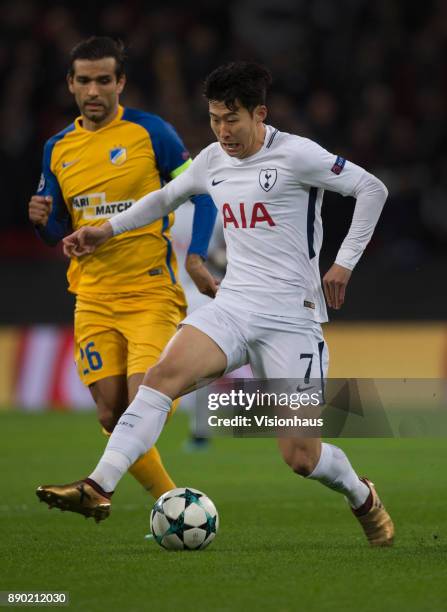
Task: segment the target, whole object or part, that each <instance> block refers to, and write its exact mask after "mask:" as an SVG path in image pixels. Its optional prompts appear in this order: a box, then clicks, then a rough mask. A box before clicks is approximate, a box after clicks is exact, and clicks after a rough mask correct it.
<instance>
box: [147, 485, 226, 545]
mask: <svg viewBox="0 0 447 612" xmlns="http://www.w3.org/2000/svg"><path fill="white" fill-rule="evenodd" d="M218 528H219V515H218V513H217V510H216V506H215V505H214V504H213V502H212V501H211V500H210V498H209V497H207V496H206V495H205V493H202V492H201V491H198V490H197V489H192V488H191V487H186V488H178V489H172V491H168V492H167V493H164V494H163V495H162V496H161V497H160V498H159V499H157V501H156V502H155V505H154V507H153V508H152V512H151V531H152V535H153V536H154V538H155V540H156V541H157V542H158V544H160V546H162V547H163V548H166V549H167V550H199V549H203V548H206V547H207V546H208V544H210V543H211V542H212V541H213V540H214V537H215V535H216V533H217V530H218Z"/></svg>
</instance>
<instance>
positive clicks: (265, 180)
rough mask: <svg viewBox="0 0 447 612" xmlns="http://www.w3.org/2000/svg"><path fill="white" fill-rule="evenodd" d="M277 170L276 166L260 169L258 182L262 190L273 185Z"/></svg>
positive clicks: (266, 189) (268, 188)
mask: <svg viewBox="0 0 447 612" xmlns="http://www.w3.org/2000/svg"><path fill="white" fill-rule="evenodd" d="M277 177H278V172H277V171H276V168H267V169H266V170H264V169H262V170H261V171H260V173H259V184H260V185H261V187H262V188H263V190H264V191H270V189H271V188H272V187H273V185H274V184H275V183H276V179H277Z"/></svg>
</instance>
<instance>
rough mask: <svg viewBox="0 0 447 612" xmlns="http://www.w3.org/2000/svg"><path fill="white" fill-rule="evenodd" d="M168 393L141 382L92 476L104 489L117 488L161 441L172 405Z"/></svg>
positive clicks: (111, 489)
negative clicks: (139, 461) (147, 452)
mask: <svg viewBox="0 0 447 612" xmlns="http://www.w3.org/2000/svg"><path fill="white" fill-rule="evenodd" d="M171 404H172V400H171V398H170V397H168V396H167V395H164V393H160V391H156V390H155V389H152V388H151V387H145V386H144V385H140V387H139V389H138V392H137V394H136V396H135V399H134V400H133V402H132V403H131V404H130V405H129V407H128V408H127V410H126V411H125V412H124V413H123V415H122V416H121V418H120V420H119V421H118V423H117V425H116V426H115V429H114V430H113V432H112V435H111V436H110V438H109V441H108V443H107V446H106V450H105V451H104V454H103V456H102V457H101V459H100V461H99V463H98V465H97V466H96V468H95V469H94V471H93V472H92V473H91V474H90V476H89V478H91V479H92V480H94V481H95V482H97V483H98V484H99V486H100V487H102V488H103V489H104V491H107V492H110V491H114V489H115V487H116V485H117V483H118V482H119V481H120V479H121V478H122V477H123V476H124V474H125V473H126V472H127V470H128V469H129V468H130V466H131V465H133V464H134V463H135V461H136V460H137V459H138V458H139V457H140V456H141V455H143V454H144V453H145V452H146V451H148V450H149V449H150V448H151V447H152V446H154V444H155V443H156V442H157V440H158V437H159V436H160V434H161V431H162V429H163V426H164V424H165V421H166V419H167V416H168V412H169V410H170V408H171Z"/></svg>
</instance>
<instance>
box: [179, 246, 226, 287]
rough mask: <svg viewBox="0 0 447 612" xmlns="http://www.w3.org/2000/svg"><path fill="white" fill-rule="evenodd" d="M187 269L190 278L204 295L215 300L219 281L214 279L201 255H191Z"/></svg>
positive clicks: (186, 262) (187, 258) (188, 258)
mask: <svg viewBox="0 0 447 612" xmlns="http://www.w3.org/2000/svg"><path fill="white" fill-rule="evenodd" d="M185 268H186V271H187V272H188V274H189V276H190V277H191V278H192V280H193V281H194V284H195V286H196V287H197V289H198V290H199V291H200V293H203V294H204V295H207V296H208V297H210V298H213V297H214V296H215V295H216V293H217V289H218V287H219V281H218V280H216V279H215V278H214V276H213V275H212V274H211V272H210V271H209V270H208V268H207V267H206V266H205V264H204V262H203V259H202V258H201V257H200V255H196V254H195V253H190V254H189V255H187V256H186V261H185Z"/></svg>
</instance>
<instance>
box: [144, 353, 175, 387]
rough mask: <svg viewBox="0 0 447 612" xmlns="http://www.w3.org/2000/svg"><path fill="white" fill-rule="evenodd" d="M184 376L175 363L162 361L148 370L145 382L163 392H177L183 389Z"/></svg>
mask: <svg viewBox="0 0 447 612" xmlns="http://www.w3.org/2000/svg"><path fill="white" fill-rule="evenodd" d="M183 377H184V376H183V374H182V371H181V370H180V368H179V367H178V366H177V365H176V364H175V363H173V362H169V361H160V362H158V363H157V364H155V365H154V366H153V367H152V368H150V369H149V370H148V371H147V373H146V375H145V377H144V380H143V384H144V385H146V386H148V387H152V388H153V389H157V390H158V391H162V392H163V393H167V392H168V391H169V392H171V391H172V392H174V393H175V391H179V392H180V391H181V389H182V385H183ZM177 387H178V389H177Z"/></svg>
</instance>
